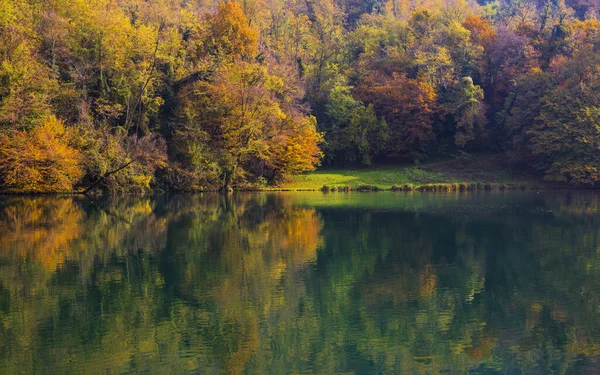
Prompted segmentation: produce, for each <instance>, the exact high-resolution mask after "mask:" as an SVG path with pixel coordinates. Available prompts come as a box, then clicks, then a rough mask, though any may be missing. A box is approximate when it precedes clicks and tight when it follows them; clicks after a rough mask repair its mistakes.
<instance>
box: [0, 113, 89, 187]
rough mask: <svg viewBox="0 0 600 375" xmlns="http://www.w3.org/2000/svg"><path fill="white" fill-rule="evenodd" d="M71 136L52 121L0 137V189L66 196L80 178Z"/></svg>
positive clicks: (79, 161)
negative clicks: (58, 193) (59, 192)
mask: <svg viewBox="0 0 600 375" xmlns="http://www.w3.org/2000/svg"><path fill="white" fill-rule="evenodd" d="M73 146H74V133H73V131H72V129H68V128H65V126H64V125H63V123H62V122H61V121H59V120H57V119H56V118H54V117H51V118H49V119H48V120H46V121H45V122H44V124H43V125H41V126H38V127H35V128H34V129H32V130H30V131H26V130H19V131H14V132H11V133H0V186H2V188H4V189H6V190H9V191H14V192H27V193H47V192H56V191H61V192H68V191H71V190H72V189H73V186H74V185H75V184H76V183H78V182H79V180H80V179H81V177H82V176H83V169H82V154H81V152H80V151H79V150H78V149H76V148H74V147H73Z"/></svg>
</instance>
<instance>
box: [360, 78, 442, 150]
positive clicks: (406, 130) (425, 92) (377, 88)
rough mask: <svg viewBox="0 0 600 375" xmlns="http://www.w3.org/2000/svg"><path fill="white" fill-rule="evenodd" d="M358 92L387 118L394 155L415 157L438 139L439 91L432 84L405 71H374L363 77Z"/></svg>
mask: <svg viewBox="0 0 600 375" xmlns="http://www.w3.org/2000/svg"><path fill="white" fill-rule="evenodd" d="M356 95H357V97H358V98H359V99H360V100H362V101H363V102H364V103H367V104H372V105H373V108H374V110H375V113H376V114H377V116H378V117H379V118H383V119H385V121H386V123H387V125H388V127H389V143H388V144H389V148H388V152H389V153H390V154H391V155H393V156H396V157H401V158H411V159H419V158H423V157H424V156H426V148H427V147H428V145H429V144H430V142H431V141H433V140H434V139H435V133H434V131H433V126H432V125H433V114H434V112H435V111H436V110H437V108H436V92H435V89H434V88H433V86H432V85H431V84H429V83H426V82H422V81H418V80H415V79H411V78H407V77H406V75H404V74H402V75H400V74H396V73H393V74H392V75H391V76H388V75H385V74H382V73H379V72H374V73H371V74H369V75H367V76H366V77H364V78H363V79H362V80H361V82H360V84H359V85H358V87H357V89H356Z"/></svg>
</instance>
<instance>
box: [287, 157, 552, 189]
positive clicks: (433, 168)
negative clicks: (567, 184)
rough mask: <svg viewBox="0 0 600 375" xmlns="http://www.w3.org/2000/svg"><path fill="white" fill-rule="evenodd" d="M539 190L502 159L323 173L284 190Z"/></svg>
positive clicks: (534, 182)
mask: <svg viewBox="0 0 600 375" xmlns="http://www.w3.org/2000/svg"><path fill="white" fill-rule="evenodd" d="M521 185H526V186H539V185H540V182H539V180H538V179H537V178H535V177H532V176H530V175H527V174H525V173H523V172H518V171H515V170H513V169H511V168H510V167H507V166H506V165H505V163H504V162H503V159H502V157H501V156H486V157H471V158H468V159H457V160H451V161H446V162H440V163H431V164H424V165H421V166H418V167H417V166H385V167H374V168H369V169H325V168H324V169H320V170H318V171H315V172H311V173H306V174H302V175H298V176H295V177H294V178H293V180H292V181H290V182H288V183H286V184H283V185H282V186H281V189H283V190H326V191H350V190H354V191H356V190H361V191H376V190H395V191H413V190H418V191H471V190H512V189H514V187H515V186H521Z"/></svg>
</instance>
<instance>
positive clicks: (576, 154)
mask: <svg viewBox="0 0 600 375" xmlns="http://www.w3.org/2000/svg"><path fill="white" fill-rule="evenodd" d="M556 71H557V76H556V79H557V81H558V82H557V83H558V85H557V86H555V87H554V88H553V89H552V90H551V91H549V92H548V93H547V94H546V95H545V96H544V97H543V98H542V100H541V109H540V114H539V116H538V117H537V118H536V120H535V123H534V125H533V126H532V128H531V129H530V130H529V131H528V132H527V135H528V136H529V137H530V148H531V152H532V153H533V155H535V156H536V161H535V163H534V165H535V166H536V167H537V168H538V169H540V170H542V171H544V173H545V175H546V178H547V179H549V180H552V181H564V182H570V183H576V184H588V185H595V184H597V183H598V181H600V152H599V150H600V128H599V127H598V124H599V123H600V100H599V98H600V95H599V94H600V86H599V85H598V82H600V54H598V53H597V52H592V51H589V50H587V51H581V52H580V53H578V54H577V55H575V56H574V57H573V59H572V60H569V61H566V62H564V63H562V64H560V65H559V66H557V67H556Z"/></svg>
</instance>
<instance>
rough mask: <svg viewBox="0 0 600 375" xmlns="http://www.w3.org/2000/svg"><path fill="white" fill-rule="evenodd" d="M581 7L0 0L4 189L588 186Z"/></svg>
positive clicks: (406, 0) (599, 79)
mask: <svg viewBox="0 0 600 375" xmlns="http://www.w3.org/2000/svg"><path fill="white" fill-rule="evenodd" d="M599 11H600V6H599V5H597V4H596V2H594V1H587V0H567V1H566V2H565V1H564V0H550V1H546V0H532V1H529V0H497V1H489V2H487V1H483V0H482V2H474V1H471V0H390V1H385V0H240V1H219V0H0V190H2V191H4V192H16V193H47V192H73V191H75V192H86V193H87V192H96V191H104V192H112V193H140V192H145V191H148V190H151V189H156V190H160V191H197V190H232V189H234V188H235V189H260V188H264V187H267V186H277V185H279V184H281V183H282V182H284V181H286V180H288V179H289V178H290V177H291V176H293V175H295V174H298V173H302V172H306V171H311V170H314V169H315V168H316V167H318V166H342V167H345V166H361V165H362V166H370V165H374V164H378V163H396V164H401V163H406V164H417V165H418V164H419V163H421V162H425V161H427V160H431V159H436V158H438V159H439V158H455V157H461V156H462V155H466V154H468V155H475V156H476V155H480V154H483V153H496V154H502V155H503V157H504V158H506V159H507V160H511V161H512V162H514V163H515V165H520V166H523V167H526V168H530V169H531V170H532V171H537V172H536V173H539V174H540V175H542V176H544V178H545V179H546V180H549V181H556V182H562V183H569V184H574V185H587V186H597V185H598V183H599V182H600V151H599V149H600V51H599V50H598V47H599V46H600V21H599V20H597V18H598V16H599V15H600V13H599Z"/></svg>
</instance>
